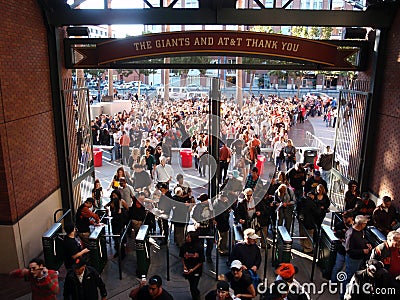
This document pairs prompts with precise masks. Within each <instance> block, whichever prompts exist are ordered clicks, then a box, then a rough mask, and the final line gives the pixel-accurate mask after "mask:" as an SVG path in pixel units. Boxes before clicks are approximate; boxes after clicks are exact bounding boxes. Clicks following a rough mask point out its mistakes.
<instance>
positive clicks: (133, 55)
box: [73, 31, 357, 68]
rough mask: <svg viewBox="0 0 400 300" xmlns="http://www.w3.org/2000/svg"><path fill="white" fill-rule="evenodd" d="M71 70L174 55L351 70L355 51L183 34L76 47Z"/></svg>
mask: <svg viewBox="0 0 400 300" xmlns="http://www.w3.org/2000/svg"><path fill="white" fill-rule="evenodd" d="M73 50H74V53H75V54H74V56H75V58H74V67H89V66H91V67H92V66H98V67H99V68H100V67H102V66H105V65H109V64H110V63H113V62H118V61H126V60H143V59H146V58H156V57H165V56H176V55H187V56H190V55H222V54H224V55H231V56H256V57H269V58H271V57H276V58H278V59H279V58H284V59H292V60H297V61H303V62H311V63H317V64H322V65H325V66H330V67H339V68H340V67H342V68H343V67H347V68H349V67H351V66H352V65H351V64H350V63H349V62H348V61H347V58H348V57H349V56H350V55H352V54H354V53H355V52H356V51H357V50H354V49H341V48H339V47H337V46H336V45H333V44H329V43H326V42H320V41H317V40H309V39H304V38H298V37H292V36H286V35H278V34H267V33H257V32H248V31H246V32H244V31H182V32H168V33H158V34H146V35H143V36H136V37H129V38H124V39H109V40H107V41H102V42H99V43H96V44H95V45H93V44H87V45H85V44H80V45H79V44H75V45H73Z"/></svg>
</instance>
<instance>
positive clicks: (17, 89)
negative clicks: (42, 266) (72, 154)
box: [0, 0, 59, 224]
mask: <svg viewBox="0 0 400 300" xmlns="http://www.w3.org/2000/svg"><path fill="white" fill-rule="evenodd" d="M0 7H1V18H0V26H1V28H2V30H1V31H0V40H1V42H0V57H1V60H0V111H1V112H0V211H1V214H0V224H14V223H16V221H17V220H19V219H20V218H21V217H22V216H24V215H25V214H27V213H28V212H29V211H30V210H31V209H32V208H34V207H35V206H36V205H38V204H39V203H40V202H42V201H43V199H45V198H46V197H47V196H48V195H50V193H52V192H53V191H54V190H56V189H57V188H58V186H59V179H58V169H57V153H56V147H55V136H54V134H55V133H54V120H53V112H52V102H51V88H50V77H49V76H50V75H49V74H50V71H49V70H50V67H49V58H48V45H47V35H46V29H45V26H44V23H43V16H42V14H41V10H40V7H39V6H38V4H37V1H35V0H20V1H8V0H0Z"/></svg>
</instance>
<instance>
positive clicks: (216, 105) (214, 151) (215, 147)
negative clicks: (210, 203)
mask: <svg viewBox="0 0 400 300" xmlns="http://www.w3.org/2000/svg"><path fill="white" fill-rule="evenodd" d="M219 86H220V85H219V78H212V82H211V95H210V114H209V118H210V119H209V122H210V128H209V138H210V139H209V141H210V142H209V146H208V147H209V153H210V154H211V157H210V159H213V160H214V162H215V168H212V166H213V163H212V162H211V163H210V164H209V166H210V167H209V170H210V176H212V177H210V184H209V195H210V199H213V198H215V197H216V196H217V195H218V193H219V176H218V175H219V172H220V170H219V169H220V168H219V137H220V123H219V122H220V120H221V118H220V114H221V113H220V111H221V102H220V101H221V93H220V90H219Z"/></svg>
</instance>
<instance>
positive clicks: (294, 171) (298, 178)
mask: <svg viewBox="0 0 400 300" xmlns="http://www.w3.org/2000/svg"><path fill="white" fill-rule="evenodd" d="M286 177H287V180H288V182H289V184H290V186H291V187H292V188H293V189H294V194H295V195H296V199H297V200H298V199H299V198H300V197H301V196H303V188H304V185H305V184H306V180H307V171H306V170H305V169H304V167H303V164H302V163H299V162H298V163H296V164H295V166H294V167H293V168H291V169H289V170H288V171H287V173H286ZM282 183H285V182H282ZM285 184H286V183H285Z"/></svg>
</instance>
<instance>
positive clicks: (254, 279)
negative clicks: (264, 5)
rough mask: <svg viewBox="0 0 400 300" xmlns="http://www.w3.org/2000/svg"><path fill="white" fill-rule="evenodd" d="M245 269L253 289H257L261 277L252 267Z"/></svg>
mask: <svg viewBox="0 0 400 300" xmlns="http://www.w3.org/2000/svg"><path fill="white" fill-rule="evenodd" d="M247 271H248V272H249V275H250V278H251V282H252V283H253V286H254V289H255V290H256V291H257V286H258V285H259V284H260V283H261V278H260V277H259V276H258V274H257V273H256V272H254V271H253V270H252V269H247Z"/></svg>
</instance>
